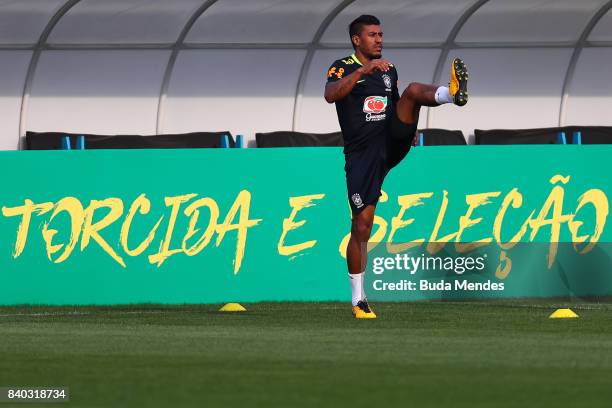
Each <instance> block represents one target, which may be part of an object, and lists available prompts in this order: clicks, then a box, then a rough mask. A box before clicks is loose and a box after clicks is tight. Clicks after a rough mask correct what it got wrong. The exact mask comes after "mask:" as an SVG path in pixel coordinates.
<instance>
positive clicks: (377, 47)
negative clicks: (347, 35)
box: [353, 25, 383, 59]
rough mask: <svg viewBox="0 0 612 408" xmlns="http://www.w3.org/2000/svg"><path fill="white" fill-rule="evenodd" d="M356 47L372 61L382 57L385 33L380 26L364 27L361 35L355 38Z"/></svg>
mask: <svg viewBox="0 0 612 408" xmlns="http://www.w3.org/2000/svg"><path fill="white" fill-rule="evenodd" d="M353 38H354V40H353V41H354V42H355V47H357V48H358V49H359V51H361V53H362V54H363V55H365V56H366V57H368V58H370V59H376V58H380V57H381V56H382V47H383V32H382V30H381V29H380V26H379V25H366V26H363V28H362V29H361V32H360V33H359V35H356V36H354V37H353Z"/></svg>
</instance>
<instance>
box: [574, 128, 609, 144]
mask: <svg viewBox="0 0 612 408" xmlns="http://www.w3.org/2000/svg"><path fill="white" fill-rule="evenodd" d="M564 129H566V133H567V137H568V142H569V141H570V140H574V139H575V134H576V132H580V144H611V143H612V127H610V126H568V127H566V128H564ZM572 143H577V142H576V141H575V140H574V141H572Z"/></svg>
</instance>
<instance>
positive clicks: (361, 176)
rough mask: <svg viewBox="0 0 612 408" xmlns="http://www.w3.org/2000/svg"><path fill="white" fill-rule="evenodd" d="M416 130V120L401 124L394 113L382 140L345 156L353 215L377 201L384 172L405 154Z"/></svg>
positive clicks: (413, 140)
mask: <svg viewBox="0 0 612 408" xmlns="http://www.w3.org/2000/svg"><path fill="white" fill-rule="evenodd" d="M416 130H417V125H416V123H414V124H410V125H409V124H406V123H403V122H402V121H400V120H399V119H398V118H397V115H395V114H394V115H393V119H392V120H391V126H390V129H389V131H388V132H387V137H386V140H385V141H384V143H376V144H372V145H371V146H368V147H367V148H366V149H363V150H359V151H356V152H351V153H347V154H345V155H344V158H345V165H344V171H345V172H346V187H347V192H348V199H349V204H350V205H351V210H352V212H353V216H355V215H358V214H359V213H360V212H361V211H363V210H364V209H365V208H366V207H367V206H368V205H375V204H376V203H377V202H378V199H379V197H380V196H381V192H380V190H381V188H382V185H383V181H384V180H385V177H386V176H387V173H389V171H390V170H391V169H392V168H394V167H395V166H397V165H398V164H399V162H401V161H402V159H403V158H404V157H406V155H407V154H408V152H409V151H410V147H411V146H413V145H414V142H415V140H416Z"/></svg>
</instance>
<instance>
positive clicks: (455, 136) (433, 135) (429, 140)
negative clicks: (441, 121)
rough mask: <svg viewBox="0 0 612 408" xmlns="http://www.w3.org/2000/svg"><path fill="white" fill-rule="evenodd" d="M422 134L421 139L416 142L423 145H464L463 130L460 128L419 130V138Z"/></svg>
mask: <svg viewBox="0 0 612 408" xmlns="http://www.w3.org/2000/svg"><path fill="white" fill-rule="evenodd" d="M421 134H422V135H423V138H422V141H419V143H417V144H422V145H423V146H445V145H466V144H467V142H466V141H465V137H464V136H463V132H462V131H460V130H447V129H423V130H419V138H420V136H421Z"/></svg>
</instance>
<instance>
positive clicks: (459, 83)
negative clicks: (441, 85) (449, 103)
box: [448, 58, 469, 106]
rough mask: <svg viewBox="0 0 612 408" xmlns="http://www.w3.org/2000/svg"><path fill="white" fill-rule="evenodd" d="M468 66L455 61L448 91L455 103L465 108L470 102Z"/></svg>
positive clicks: (456, 59) (457, 60)
mask: <svg viewBox="0 0 612 408" xmlns="http://www.w3.org/2000/svg"><path fill="white" fill-rule="evenodd" d="M468 77H469V75H468V70H467V65H465V63H464V62H463V61H462V60H461V59H459V58H455V59H454V60H453V65H452V66H451V77H450V83H449V84H448V90H449V92H450V94H451V96H452V98H453V103H454V104H455V105H457V106H463V105H465V104H466V103H467V102H468V93H467V81H468Z"/></svg>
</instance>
